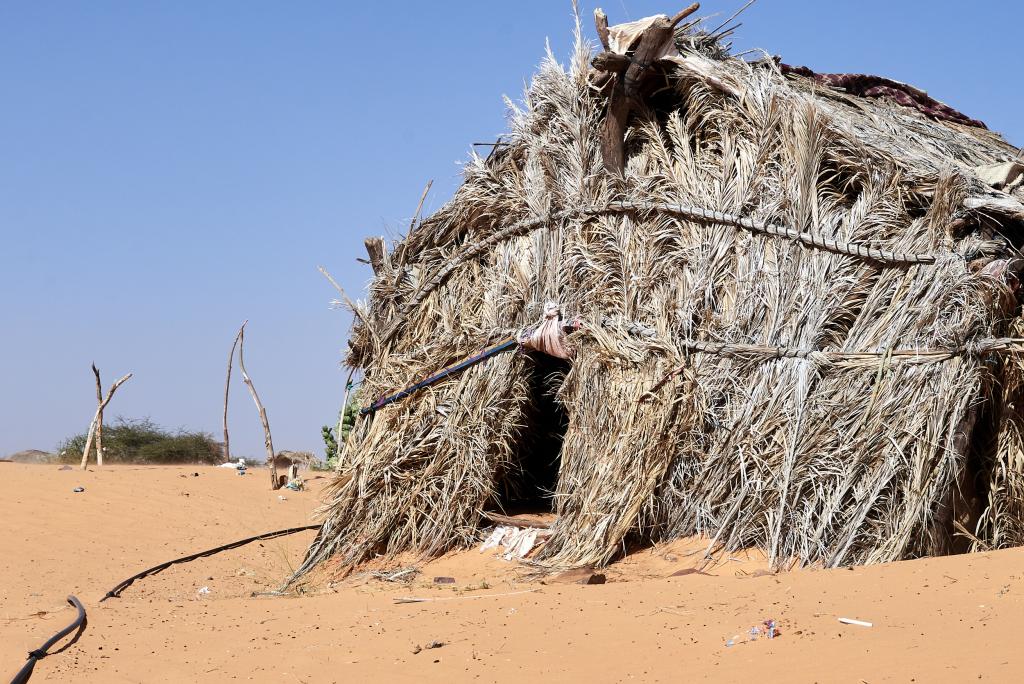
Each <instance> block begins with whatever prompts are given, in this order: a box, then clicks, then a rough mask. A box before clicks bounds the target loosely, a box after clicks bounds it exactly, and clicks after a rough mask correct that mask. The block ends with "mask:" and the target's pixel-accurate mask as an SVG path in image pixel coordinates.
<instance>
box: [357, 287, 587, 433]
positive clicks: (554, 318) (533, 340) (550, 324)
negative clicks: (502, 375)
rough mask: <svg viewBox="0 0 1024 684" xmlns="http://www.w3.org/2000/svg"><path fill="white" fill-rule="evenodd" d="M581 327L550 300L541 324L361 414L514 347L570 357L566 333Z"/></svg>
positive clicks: (373, 405)
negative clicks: (564, 316)
mask: <svg viewBox="0 0 1024 684" xmlns="http://www.w3.org/2000/svg"><path fill="white" fill-rule="evenodd" d="M579 327H580V324H579V321H578V320H573V321H569V322H562V321H561V320H560V319H559V306H558V303H557V302H548V303H547V304H545V306H544V320H543V321H542V322H541V323H540V325H537V326H534V327H531V328H527V329H526V330H523V331H522V332H520V333H519V334H517V335H514V336H512V337H509V338H508V339H505V340H503V341H502V342H500V343H498V344H496V345H494V346H493V347H489V348H487V349H484V350H483V351H481V352H479V353H477V354H474V355H473V356H470V357H469V358H468V359H465V360H463V361H460V362H459V363H456V364H455V365H453V366H448V367H447V368H444V369H442V370H440V371H438V372H436V373H434V374H433V375H431V376H429V377H427V378H424V379H423V380H420V381H419V382H417V383H415V384H413V385H410V386H409V387H406V388H405V389H403V390H401V391H400V392H395V393H394V394H390V395H388V396H385V397H381V398H380V399H378V400H377V401H375V402H373V403H372V404H370V405H369V406H365V407H363V408H361V409H359V415H360V416H366V415H369V414H371V413H375V412H376V411H379V410H380V409H382V408H384V407H385V406H387V405H389V404H394V403H395V402H397V401H401V400H402V399H405V398H406V397H408V396H411V395H413V394H415V393H416V392H419V391H420V390H421V389H424V388H427V387H430V386H431V385H435V384H437V383H438V382H441V381H442V380H444V379H445V378H448V377H451V376H452V375H455V374H456V373H460V372H462V371H464V370H466V369H467V368H470V367H471V366H475V365H476V364H478V363H483V362H484V361H486V360H487V359H489V358H491V357H493V356H497V355H498V354H501V353H503V352H507V351H512V350H513V349H518V348H524V349H533V350H535V351H539V352H543V353H544V354H548V355H549V356H555V357H557V358H560V359H568V358H569V357H570V353H569V350H568V349H567V348H566V347H565V343H564V341H563V340H564V337H565V334H566V333H567V332H571V331H573V330H577V329H579Z"/></svg>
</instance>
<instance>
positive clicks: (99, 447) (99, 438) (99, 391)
mask: <svg viewBox="0 0 1024 684" xmlns="http://www.w3.org/2000/svg"><path fill="white" fill-rule="evenodd" d="M92 374H93V375H95V376H96V405H97V406H99V405H100V404H102V403H103V384H102V383H101V382H100V369H99V368H97V367H96V362H95V361H93V364H92ZM96 465H97V466H102V465H103V411H100V412H99V414H98V415H97V416H96Z"/></svg>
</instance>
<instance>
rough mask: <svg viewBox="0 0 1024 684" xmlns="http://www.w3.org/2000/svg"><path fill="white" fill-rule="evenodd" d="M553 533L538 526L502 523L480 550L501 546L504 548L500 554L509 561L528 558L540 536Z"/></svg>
mask: <svg viewBox="0 0 1024 684" xmlns="http://www.w3.org/2000/svg"><path fill="white" fill-rule="evenodd" d="M550 535H551V531H550V530H541V529H538V528H536V527H511V526H506V525H501V526H499V527H495V528H494V531H493V532H491V534H490V535H489V536H488V537H487V539H486V540H484V543H483V544H482V545H481V546H480V551H481V552H483V551H487V550H489V549H495V548H498V547H499V546H500V547H501V548H502V549H504V551H503V552H502V553H499V555H500V556H501V557H502V558H504V559H505V560H507V561H510V560H516V559H519V558H526V557H527V556H528V555H530V552H531V551H533V549H534V547H535V546H536V545H537V539H538V538H544V537H548V536H550Z"/></svg>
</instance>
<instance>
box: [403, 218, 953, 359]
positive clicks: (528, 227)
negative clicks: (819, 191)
mask: <svg viewBox="0 0 1024 684" xmlns="http://www.w3.org/2000/svg"><path fill="white" fill-rule="evenodd" d="M642 211H646V212H656V213H657V212H660V213H665V214H671V215H673V216H679V217H680V218H684V219H687V220H690V221H695V222H698V223H712V224H718V225H724V226H732V227H734V228H739V229H742V230H746V231H750V232H752V233H760V234H762V235H771V236H774V237H781V238H787V239H790V240H793V241H795V242H799V243H800V244H802V245H805V246H807V247H814V248H817V249H821V250H824V251H826V252H833V253H835V254H842V255H845V256H852V257H857V258H860V259H867V260H870V261H874V262H876V263H878V264H881V265H883V266H906V265H908V264H934V263H935V262H936V261H937V257H936V255H934V254H905V253H902V252H893V251H890V250H885V249H878V248H875V247H868V246H867V245H862V244H859V243H856V242H838V241H836V240H832V239H829V238H824V237H820V236H817V235H811V234H810V233H802V232H800V231H799V230H797V229H795V228H789V227H787V226H782V225H778V224H774V223H768V222H766V221H761V220H758V219H752V218H747V217H744V216H737V215H735V214H726V213H724V212H720V211H713V210H711V209H703V208H701V207H693V206H688V205H684V204H668V203H662V202H630V201H624V200H619V201H613V202H609V203H608V204H607V205H605V206H596V205H591V206H585V207H583V208H578V209H565V210H562V211H559V212H555V213H550V214H543V215H541V216H535V217H531V218H526V219H522V220H519V221H516V222H515V223H512V224H510V225H508V226H505V227H504V228H500V229H499V230H497V231H495V232H493V233H491V234H490V235H488V236H487V237H485V238H483V239H481V240H477V241H476V242H473V243H470V244H469V245H467V246H465V248H464V249H463V250H462V251H461V252H459V253H458V254H454V255H452V256H450V257H449V258H448V259H447V260H446V262H447V263H445V265H444V266H442V267H441V268H440V269H438V271H437V272H436V273H434V275H433V276H431V277H430V279H429V280H427V281H425V282H424V283H422V284H421V285H420V286H419V288H418V289H417V290H416V291H415V292H414V293H413V295H412V297H411V298H410V299H409V301H407V302H406V303H405V305H404V306H402V308H401V309H400V311H399V313H398V316H397V318H396V319H395V320H394V322H392V324H391V326H390V328H389V329H388V331H387V333H386V334H385V335H384V339H385V340H390V339H391V338H392V337H393V336H394V334H395V333H397V332H398V329H399V328H400V327H401V325H402V324H403V323H404V322H405V320H406V319H407V318H408V316H409V314H410V313H412V312H413V311H414V310H415V309H416V308H418V307H419V305H420V304H422V303H423V301H424V300H425V299H426V298H427V297H428V296H429V295H430V293H431V292H433V291H434V290H436V289H437V288H438V287H440V286H441V284H442V283H444V282H445V281H446V280H447V279H448V277H449V276H451V274H452V273H454V272H455V271H456V270H457V269H458V268H459V267H460V266H461V265H462V264H463V263H465V262H466V261H468V260H470V259H472V258H474V257H476V256H478V255H480V254H482V253H483V252H485V251H487V250H488V249H490V248H491V247H494V246H496V245H498V244H500V243H502V242H505V241H506V240H510V239H512V238H514V237H519V236H522V235H527V234H529V233H532V232H533V231H535V230H539V229H541V228H548V227H551V226H554V225H556V224H559V223H561V222H562V221H564V220H566V219H571V218H582V217H587V216H600V215H603V214H624V213H630V212H642Z"/></svg>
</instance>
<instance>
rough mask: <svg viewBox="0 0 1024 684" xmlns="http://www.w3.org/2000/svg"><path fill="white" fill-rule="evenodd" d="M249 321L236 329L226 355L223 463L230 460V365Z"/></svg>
mask: <svg viewBox="0 0 1024 684" xmlns="http://www.w3.org/2000/svg"><path fill="white" fill-rule="evenodd" d="M248 322H249V320H248V319H246V320H245V321H243V322H242V327H241V328H239V329H238V334H237V335H235V341H234V342H233V343H232V344H231V353H230V354H228V374H227V379H226V380H225V381H224V461H225V462H227V461H230V460H231V447H230V442H229V439H228V392H229V390H230V389H231V364H232V362H234V360H235V347H237V346H238V340H240V339H241V338H242V330H244V329H245V324H246V323H248Z"/></svg>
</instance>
